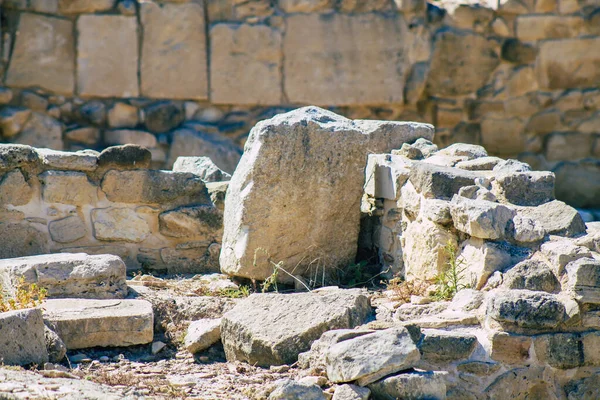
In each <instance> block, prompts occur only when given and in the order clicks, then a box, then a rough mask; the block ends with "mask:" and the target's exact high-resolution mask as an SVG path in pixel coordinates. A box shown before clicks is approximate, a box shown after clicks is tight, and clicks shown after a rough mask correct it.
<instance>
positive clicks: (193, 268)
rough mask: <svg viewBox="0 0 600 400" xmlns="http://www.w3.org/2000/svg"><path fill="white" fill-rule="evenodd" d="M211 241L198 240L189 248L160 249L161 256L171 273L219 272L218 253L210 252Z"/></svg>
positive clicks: (168, 271)
mask: <svg viewBox="0 0 600 400" xmlns="http://www.w3.org/2000/svg"><path fill="white" fill-rule="evenodd" d="M209 245H210V242H197V243H194V244H192V245H191V247H189V246H183V247H187V248H174V249H173V248H169V247H165V248H163V249H161V250H160V258H161V260H162V262H163V263H164V265H165V266H166V269H167V273H169V274H208V273H215V272H219V262H218V254H217V256H216V258H215V257H212V256H211V254H210V246H209Z"/></svg>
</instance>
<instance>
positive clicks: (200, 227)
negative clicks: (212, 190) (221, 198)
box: [158, 205, 223, 239]
mask: <svg viewBox="0 0 600 400" xmlns="http://www.w3.org/2000/svg"><path fill="white" fill-rule="evenodd" d="M158 223H159V229H160V233H161V234H163V235H165V236H169V237H177V238H194V237H201V238H212V239H216V237H219V236H220V235H219V234H220V232H221V227H222V226H223V216H222V213H221V211H220V210H219V209H217V208H215V207H214V206H213V205H202V206H185V207H180V208H177V209H175V210H171V211H166V212H164V213H161V214H160V215H159V216H158Z"/></svg>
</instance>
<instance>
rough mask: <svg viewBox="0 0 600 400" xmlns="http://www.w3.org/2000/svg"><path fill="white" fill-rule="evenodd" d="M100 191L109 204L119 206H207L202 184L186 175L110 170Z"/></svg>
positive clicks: (195, 178) (207, 201) (207, 200)
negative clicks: (124, 204)
mask: <svg viewBox="0 0 600 400" xmlns="http://www.w3.org/2000/svg"><path fill="white" fill-rule="evenodd" d="M101 187H102V191H103V192H104V193H105V194H106V197H108V199H109V200H110V201H114V202H122V203H150V204H163V203H168V202H173V201H177V202H183V203H185V204H189V203H197V204H209V203H210V198H209V197H208V191H207V190H206V186H205V185H204V182H202V180H201V179H200V177H198V176H197V175H194V174H190V173H186V172H171V171H155V170H131V171H116V170H111V171H109V172H107V173H106V175H104V179H103V180H102V186H101Z"/></svg>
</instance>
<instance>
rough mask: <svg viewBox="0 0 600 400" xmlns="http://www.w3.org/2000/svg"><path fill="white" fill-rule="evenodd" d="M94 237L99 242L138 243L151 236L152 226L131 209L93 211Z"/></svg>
mask: <svg viewBox="0 0 600 400" xmlns="http://www.w3.org/2000/svg"><path fill="white" fill-rule="evenodd" d="M91 216H92V224H93V226H94V236H95V237H96V239H98V240H108V241H121V240H122V241H125V242H133V243H138V242H141V241H143V240H144V239H145V238H146V237H147V236H148V235H150V226H149V225H148V222H147V221H146V220H145V219H144V218H142V217H141V216H140V215H139V214H138V213H136V212H135V211H134V210H132V209H131V208H102V209H95V210H92V214H91Z"/></svg>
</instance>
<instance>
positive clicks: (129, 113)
mask: <svg viewBox="0 0 600 400" xmlns="http://www.w3.org/2000/svg"><path fill="white" fill-rule="evenodd" d="M107 116H108V126H110V127H111V128H134V127H135V126H136V125H137V124H138V122H139V118H138V109H137V107H134V106H132V105H129V104H126V103H121V102H119V103H115V105H114V106H112V107H111V108H110V110H108V114H107Z"/></svg>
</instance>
